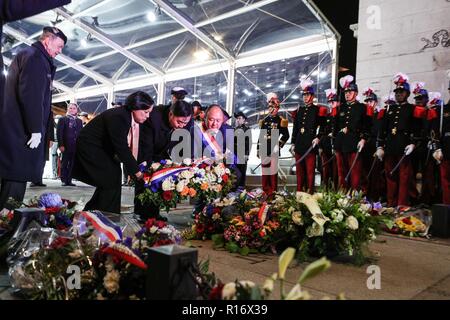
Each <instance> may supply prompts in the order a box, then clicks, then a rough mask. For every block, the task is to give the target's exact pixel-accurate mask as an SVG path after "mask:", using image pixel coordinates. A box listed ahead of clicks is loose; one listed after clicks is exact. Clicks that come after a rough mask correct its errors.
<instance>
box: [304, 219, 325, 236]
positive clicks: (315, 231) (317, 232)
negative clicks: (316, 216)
mask: <svg viewBox="0 0 450 320" xmlns="http://www.w3.org/2000/svg"><path fill="white" fill-rule="evenodd" d="M323 232H324V229H323V226H321V225H320V224H318V223H316V222H313V224H312V226H311V227H309V228H308V229H307V230H306V235H307V236H308V237H309V238H313V237H321V236H323Z"/></svg>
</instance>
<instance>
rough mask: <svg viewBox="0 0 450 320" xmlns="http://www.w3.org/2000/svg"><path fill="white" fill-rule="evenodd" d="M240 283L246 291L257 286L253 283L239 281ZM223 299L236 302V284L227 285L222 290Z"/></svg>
mask: <svg viewBox="0 0 450 320" xmlns="http://www.w3.org/2000/svg"><path fill="white" fill-rule="evenodd" d="M239 283H240V284H241V285H242V286H243V287H244V288H246V289H251V288H253V287H254V286H255V283H254V282H252V281H246V280H243V281H239ZM222 299H223V300H236V283H234V282H230V283H227V284H226V285H225V286H224V287H223V289H222Z"/></svg>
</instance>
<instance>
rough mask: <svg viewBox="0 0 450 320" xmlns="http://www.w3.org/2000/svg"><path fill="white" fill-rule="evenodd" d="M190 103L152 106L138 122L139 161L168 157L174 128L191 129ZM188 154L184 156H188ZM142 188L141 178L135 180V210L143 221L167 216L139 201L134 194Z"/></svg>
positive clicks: (178, 102)
mask: <svg viewBox="0 0 450 320" xmlns="http://www.w3.org/2000/svg"><path fill="white" fill-rule="evenodd" d="M192 115H193V113H192V107H191V106H190V105H189V103H187V102H186V101H182V100H179V101H176V102H174V103H172V105H171V107H170V108H167V107H166V106H163V105H160V106H157V107H155V108H154V109H153V111H152V115H151V117H150V118H149V119H148V120H147V121H145V123H144V124H142V125H141V126H140V131H141V134H140V135H139V153H138V162H139V163H142V162H144V161H145V162H147V163H148V164H149V166H151V164H152V163H155V162H159V161H161V160H167V159H171V150H172V148H173V147H174V146H175V145H176V144H178V141H172V134H173V133H174V132H175V130H179V129H186V130H188V132H189V130H190V129H191V127H192V125H193V121H192ZM190 156H191V155H190V154H189V155H186V156H185V158H190ZM144 191H145V188H144V183H143V181H137V182H136V184H135V200H134V213H135V214H138V215H139V216H140V218H141V220H142V221H145V220H146V219H149V218H156V219H158V220H167V219H166V218H165V217H163V216H161V215H160V208H157V207H155V206H154V205H152V204H145V205H144V204H142V203H141V201H140V200H139V199H137V196H139V195H140V194H142V193H143V192H144Z"/></svg>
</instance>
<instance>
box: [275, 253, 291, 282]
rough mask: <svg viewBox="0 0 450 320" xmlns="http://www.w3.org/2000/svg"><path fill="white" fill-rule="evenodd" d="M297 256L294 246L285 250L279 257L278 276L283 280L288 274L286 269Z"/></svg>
mask: <svg viewBox="0 0 450 320" xmlns="http://www.w3.org/2000/svg"><path fill="white" fill-rule="evenodd" d="M294 256H295V249H294V248H287V249H286V250H284V251H283V253H282V254H281V256H280V258H279V259H278V277H279V279H281V280H284V276H285V274H286V270H287V268H288V266H289V264H290V263H291V261H292V259H294Z"/></svg>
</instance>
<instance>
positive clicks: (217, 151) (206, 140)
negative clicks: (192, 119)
mask: <svg viewBox="0 0 450 320" xmlns="http://www.w3.org/2000/svg"><path fill="white" fill-rule="evenodd" d="M197 126H198V128H199V129H200V133H201V134H202V144H204V145H205V147H206V148H207V147H210V148H211V150H212V151H213V152H214V154H213V156H214V157H220V156H221V155H222V148H221V147H220V145H219V144H218V143H217V140H216V138H214V137H213V136H211V135H209V134H208V130H207V129H206V128H205V126H204V124H203V123H197Z"/></svg>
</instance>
